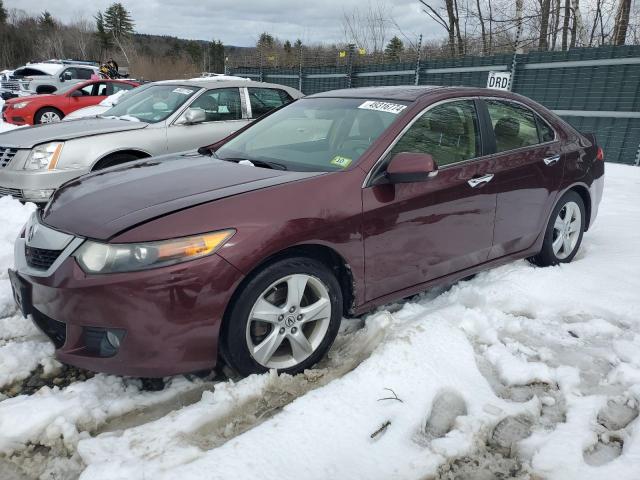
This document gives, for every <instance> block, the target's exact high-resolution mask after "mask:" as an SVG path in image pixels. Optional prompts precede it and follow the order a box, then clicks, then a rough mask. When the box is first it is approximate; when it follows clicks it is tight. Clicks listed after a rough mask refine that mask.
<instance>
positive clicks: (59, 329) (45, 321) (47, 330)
mask: <svg viewBox="0 0 640 480" xmlns="http://www.w3.org/2000/svg"><path fill="white" fill-rule="evenodd" d="M32 316H33V321H34V323H35V324H36V325H37V326H38V328H39V329H40V330H42V332H43V333H44V334H45V335H46V336H47V337H49V338H50V339H51V341H52V342H53V345H54V346H55V347H56V348H61V347H62V346H63V345H64V342H65V341H66V339H67V326H66V325H65V324H64V323H62V322H59V321H57V320H54V319H53V318H50V317H47V316H46V315H44V314H43V313H40V312H39V311H38V310H35V309H34V311H33V313H32Z"/></svg>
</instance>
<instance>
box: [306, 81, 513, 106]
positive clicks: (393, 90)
mask: <svg viewBox="0 0 640 480" xmlns="http://www.w3.org/2000/svg"><path fill="white" fill-rule="evenodd" d="M444 92H446V94H447V95H450V96H451V97H452V98H453V97H455V96H456V95H461V96H468V95H479V96H487V97H502V98H506V99H521V98H522V96H521V95H517V94H515V93H512V92H508V91H504V90H496V89H490V88H479V87H461V86H440V85H419V86H414V85H408V86H407V85H405V86H392V87H360V88H344V89H341V90H330V91H327V92H321V93H316V94H313V95H309V96H308V97H307V98H374V99H379V100H401V101H408V102H414V101H416V100H418V99H420V98H422V97H424V96H427V95H430V94H434V93H444Z"/></svg>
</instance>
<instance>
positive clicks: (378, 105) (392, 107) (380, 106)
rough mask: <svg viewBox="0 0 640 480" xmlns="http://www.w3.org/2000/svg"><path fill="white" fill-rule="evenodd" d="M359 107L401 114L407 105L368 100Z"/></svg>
mask: <svg viewBox="0 0 640 480" xmlns="http://www.w3.org/2000/svg"><path fill="white" fill-rule="evenodd" d="M358 108H362V109H364V110H377V111H378V112H387V113H393V114H394V115H397V114H399V113H400V112H401V111H403V110H404V109H405V108H407V106H406V105H400V104H399V103H390V102H378V101H376V100H367V101H366V102H364V103H363V104H362V105H360V106H359V107H358Z"/></svg>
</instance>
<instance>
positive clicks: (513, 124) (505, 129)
mask: <svg viewBox="0 0 640 480" xmlns="http://www.w3.org/2000/svg"><path fill="white" fill-rule="evenodd" d="M485 103H486V104H487V109H488V110H489V117H491V124H492V126H493V131H494V133H495V137H496V151H497V152H506V151H508V150H515V149H517V148H522V147H528V146H531V145H537V144H538V143H540V139H539V138H538V128H537V125H536V118H535V116H534V115H535V114H534V113H533V112H532V111H531V110H529V109H528V108H526V107H523V106H520V105H518V104H517V103H512V102H504V101H500V100H485ZM552 135H553V134H552Z"/></svg>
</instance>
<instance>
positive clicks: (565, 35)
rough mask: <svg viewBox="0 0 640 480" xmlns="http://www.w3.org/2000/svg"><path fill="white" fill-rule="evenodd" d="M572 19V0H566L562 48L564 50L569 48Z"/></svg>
mask: <svg viewBox="0 0 640 480" xmlns="http://www.w3.org/2000/svg"><path fill="white" fill-rule="evenodd" d="M570 19H571V0H564V18H563V19H562V50H563V51H564V50H566V49H567V40H568V38H569V20H570Z"/></svg>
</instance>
